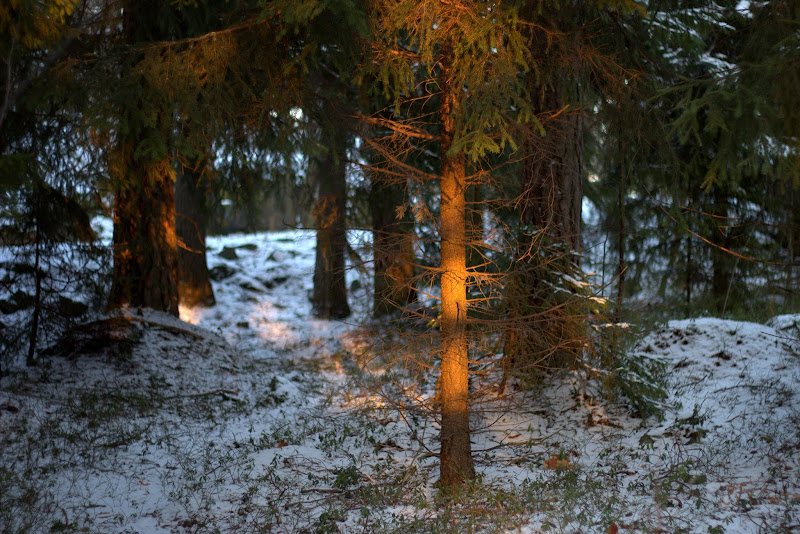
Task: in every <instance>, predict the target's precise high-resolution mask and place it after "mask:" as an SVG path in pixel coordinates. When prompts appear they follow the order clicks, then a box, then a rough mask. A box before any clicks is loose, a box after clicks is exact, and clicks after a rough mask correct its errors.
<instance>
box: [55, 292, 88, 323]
mask: <svg viewBox="0 0 800 534" xmlns="http://www.w3.org/2000/svg"><path fill="white" fill-rule="evenodd" d="M87 311H89V306H88V305H87V304H84V303H83V302H78V301H75V300H72V299H69V298H67V297H63V296H59V297H58V313H60V314H61V315H62V316H63V317H69V318H71V319H74V318H76V317H81V316H83V315H85V314H86V312H87Z"/></svg>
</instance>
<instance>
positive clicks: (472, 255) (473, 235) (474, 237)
mask: <svg viewBox="0 0 800 534" xmlns="http://www.w3.org/2000/svg"><path fill="white" fill-rule="evenodd" d="M466 197H467V239H468V247H467V267H469V268H470V269H476V268H477V269H479V268H480V266H481V265H482V264H483V263H484V261H485V260H484V257H483V253H482V250H481V243H482V242H483V204H482V199H481V189H480V187H479V186H478V185H477V184H475V185H471V186H469V187H468V188H467V195H466Z"/></svg>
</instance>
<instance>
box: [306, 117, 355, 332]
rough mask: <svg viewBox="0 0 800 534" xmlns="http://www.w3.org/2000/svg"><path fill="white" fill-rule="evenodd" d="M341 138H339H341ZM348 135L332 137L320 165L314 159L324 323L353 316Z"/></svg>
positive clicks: (317, 280) (319, 303) (318, 293)
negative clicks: (347, 229) (349, 286)
mask: <svg viewBox="0 0 800 534" xmlns="http://www.w3.org/2000/svg"><path fill="white" fill-rule="evenodd" d="M337 134H338V135H337ZM345 135H346V134H344V133H342V132H335V133H333V135H331V136H330V137H329V142H328V145H329V146H328V147H327V148H328V151H327V152H326V153H325V154H324V155H323V156H322V158H321V160H319V161H317V160H316V159H315V158H311V160H312V162H311V163H310V165H311V166H312V167H313V168H312V169H310V170H312V172H313V173H314V174H316V180H317V188H318V189H317V191H318V194H317V204H316V206H315V208H314V221H315V225H316V229H317V251H316V252H317V253H316V262H315V265H314V293H313V297H312V304H313V307H314V315H315V316H316V317H318V318H320V319H343V318H345V317H347V316H349V315H350V306H349V305H348V303H347V285H346V280H345V252H346V248H347V235H346V233H345V207H346V192H347V189H346V188H347V180H346V178H347V174H346V171H347V160H346V157H347V153H346V146H347V145H346V138H345Z"/></svg>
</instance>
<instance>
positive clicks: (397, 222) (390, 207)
mask: <svg viewBox="0 0 800 534" xmlns="http://www.w3.org/2000/svg"><path fill="white" fill-rule="evenodd" d="M404 203H405V191H404V189H403V187H402V185H398V184H386V185H382V184H379V183H376V182H375V181H374V179H373V182H372V184H371V190H370V198H369V206H370V211H371V212H372V246H373V259H374V266H375V267H374V279H373V280H374V286H375V291H374V294H373V295H374V297H373V299H374V301H373V308H372V315H373V317H381V316H384V315H387V314H389V313H392V312H393V311H395V310H397V309H400V308H402V307H403V306H405V305H406V304H408V303H409V302H414V301H415V300H416V299H417V293H416V291H414V287H413V283H414V233H413V230H414V222H413V220H412V219H411V217H410V216H409V213H408V211H409V210H406V211H405V212H404V213H403V215H402V216H401V217H399V218H398V217H397V215H396V214H397V208H398V206H402V205H403V204H404Z"/></svg>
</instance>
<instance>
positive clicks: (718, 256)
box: [711, 186, 732, 312]
mask: <svg viewBox="0 0 800 534" xmlns="http://www.w3.org/2000/svg"><path fill="white" fill-rule="evenodd" d="M711 213H712V214H713V215H714V216H715V217H713V218H712V229H713V230H712V231H713V234H712V237H711V242H712V243H714V245H716V246H715V247H714V248H713V249H712V250H711V258H712V280H711V293H712V295H713V297H714V302H715V304H716V306H717V310H719V311H721V312H724V311H725V308H726V306H727V301H728V293H729V290H730V285H731V280H732V278H731V276H732V272H731V263H732V262H731V255H730V254H729V253H728V252H725V251H724V250H722V249H723V248H725V249H730V243H729V236H728V229H727V225H728V221H727V216H728V196H727V195H726V193H725V191H724V190H723V189H722V188H721V187H719V186H717V187H715V188H714V204H713V206H712V209H711Z"/></svg>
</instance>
